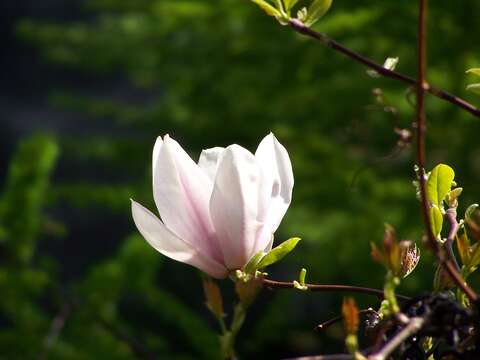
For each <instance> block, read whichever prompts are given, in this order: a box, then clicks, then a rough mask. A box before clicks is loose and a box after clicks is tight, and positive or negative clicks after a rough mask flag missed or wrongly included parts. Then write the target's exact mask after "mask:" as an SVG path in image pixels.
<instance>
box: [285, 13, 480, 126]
mask: <svg viewBox="0 0 480 360" xmlns="http://www.w3.org/2000/svg"><path fill="white" fill-rule="evenodd" d="M289 25H290V27H292V28H293V29H294V30H295V31H297V32H299V33H300V34H303V35H306V36H309V37H311V38H314V39H316V40H317V41H319V42H320V43H321V44H323V45H325V46H327V47H329V48H331V49H333V50H335V51H338V52H340V53H342V54H343V55H345V56H347V57H349V58H351V59H353V60H355V61H356V62H358V63H360V64H363V65H365V66H367V67H369V68H370V69H373V70H375V71H376V72H377V73H379V74H380V75H383V76H384V77H388V78H391V79H395V80H398V81H401V82H403V83H405V84H408V85H410V86H414V85H415V84H416V83H417V81H416V80H415V79H414V78H412V77H410V76H408V75H404V74H402V73H399V72H397V71H392V70H389V69H386V68H384V67H383V66H382V65H380V64H377V63H376V62H374V61H372V60H371V59H369V58H367V57H365V56H363V55H361V54H358V53H357V52H355V51H353V50H351V49H348V48H346V47H345V46H343V45H342V44H340V43H338V42H337V41H335V40H333V39H331V38H329V37H328V36H326V35H325V34H321V33H318V32H316V31H314V30H312V29H310V28H309V27H308V26H305V24H303V23H302V22H301V21H299V20H297V19H292V20H290V21H289ZM424 87H425V91H428V92H429V93H430V94H432V95H434V96H436V97H438V98H440V99H443V100H445V101H448V102H450V103H452V104H454V105H456V106H458V107H460V108H462V109H464V110H466V111H468V112H469V113H470V114H472V115H474V116H476V117H480V109H478V108H477V107H475V106H473V105H472V104H470V103H469V102H467V101H465V100H463V99H461V98H459V97H458V96H455V95H452V94H449V93H448V92H446V91H444V90H442V89H440V88H437V87H435V86H433V85H429V84H426V83H425V84H424Z"/></svg>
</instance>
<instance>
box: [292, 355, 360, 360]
mask: <svg viewBox="0 0 480 360" xmlns="http://www.w3.org/2000/svg"><path fill="white" fill-rule="evenodd" d="M284 360H353V356H352V355H350V354H333V355H314V356H302V357H296V358H289V359H284Z"/></svg>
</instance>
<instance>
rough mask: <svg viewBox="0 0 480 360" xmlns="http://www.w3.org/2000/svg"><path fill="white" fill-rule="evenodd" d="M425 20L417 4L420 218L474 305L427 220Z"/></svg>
mask: <svg viewBox="0 0 480 360" xmlns="http://www.w3.org/2000/svg"><path fill="white" fill-rule="evenodd" d="M426 20H427V0H420V6H419V21H418V78H417V84H416V86H417V106H416V118H417V123H416V125H417V165H418V167H419V168H420V176H419V184H420V198H421V208H422V215H423V222H424V224H425V230H426V232H427V240H428V244H429V246H430V248H431V249H432V251H433V252H434V253H435V255H436V256H437V258H438V260H439V261H440V263H441V264H442V266H444V268H445V270H446V271H447V273H448V274H449V275H450V277H451V278H452V279H453V281H454V282H455V284H456V285H457V286H458V287H459V288H460V289H462V291H463V292H464V293H465V294H466V295H467V296H468V298H469V299H470V301H472V302H476V301H477V299H478V296H477V294H476V293H475V292H474V291H473V290H472V289H471V288H470V287H469V286H468V285H467V284H466V282H465V280H464V279H463V277H462V276H461V275H460V273H459V272H458V271H457V268H456V266H455V264H454V263H453V262H452V260H451V259H449V258H448V257H447V256H446V254H445V252H444V250H443V249H442V247H441V246H440V245H439V244H438V241H437V239H436V237H435V235H434V234H433V232H432V224H431V220H430V206H429V202H428V198H427V190H426V179H425V174H424V173H425V170H424V169H425V129H426V118H425V91H427V90H428V89H429V86H428V84H427V82H426V68H427V56H426V55H427V51H426V37H427V36H426Z"/></svg>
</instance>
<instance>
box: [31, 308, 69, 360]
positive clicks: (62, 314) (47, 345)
mask: <svg viewBox="0 0 480 360" xmlns="http://www.w3.org/2000/svg"><path fill="white" fill-rule="evenodd" d="M72 307H73V306H72V304H71V303H68V302H66V303H64V304H63V305H62V307H61V308H60V311H59V312H58V314H57V315H56V316H55V317H54V318H53V320H52V323H51V325H50V330H49V331H48V334H47V336H46V337H45V340H44V341H43V350H42V351H41V352H40V354H38V356H37V360H45V359H46V358H47V356H48V352H49V351H50V349H51V348H52V347H53V346H54V345H55V342H56V341H57V340H58V338H59V336H60V334H61V332H62V330H63V328H64V326H65V322H66V321H67V318H68V317H69V315H70V313H71V312H72Z"/></svg>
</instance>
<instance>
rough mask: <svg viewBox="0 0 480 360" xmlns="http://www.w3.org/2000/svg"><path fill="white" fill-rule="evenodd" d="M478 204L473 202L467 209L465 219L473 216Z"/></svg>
mask: <svg viewBox="0 0 480 360" xmlns="http://www.w3.org/2000/svg"><path fill="white" fill-rule="evenodd" d="M477 208H478V204H472V205H470V206H469V207H468V208H467V210H465V220H468V219H470V218H471V217H472V215H473V213H474V212H475V210H477Z"/></svg>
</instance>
